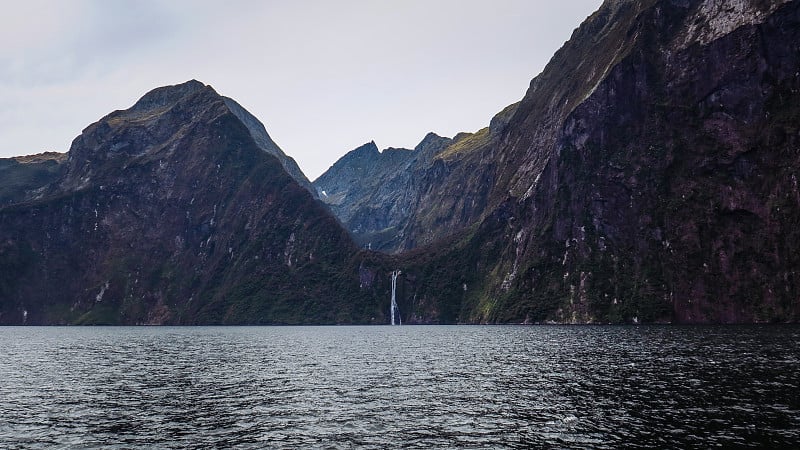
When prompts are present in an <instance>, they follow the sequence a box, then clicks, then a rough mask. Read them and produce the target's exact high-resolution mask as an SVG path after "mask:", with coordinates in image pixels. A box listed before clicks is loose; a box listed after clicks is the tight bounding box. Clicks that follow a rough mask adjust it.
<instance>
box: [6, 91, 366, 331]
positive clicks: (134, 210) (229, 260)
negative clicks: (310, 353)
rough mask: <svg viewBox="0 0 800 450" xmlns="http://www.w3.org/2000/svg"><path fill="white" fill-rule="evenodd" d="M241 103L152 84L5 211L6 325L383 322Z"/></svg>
mask: <svg viewBox="0 0 800 450" xmlns="http://www.w3.org/2000/svg"><path fill="white" fill-rule="evenodd" d="M231 104H232V103H231V101H230V100H228V99H225V98H223V97H221V96H220V95H218V94H217V93H216V92H215V91H214V90H213V89H212V88H211V87H209V86H205V85H203V84H202V83H199V82H196V81H191V82H187V83H184V84H181V85H177V86H169V87H164V88H159V89H156V90H154V91H152V92H150V93H148V94H147V95H145V96H144V97H143V98H142V99H141V100H139V101H138V102H137V103H136V104H135V105H134V106H133V107H131V108H130V109H127V110H125V111H116V112H113V113H111V114H109V115H108V116H106V117H104V118H103V119H101V120H100V121H98V122H97V123H95V124H92V125H90V126H89V127H88V128H86V129H85V130H84V132H83V133H82V134H81V135H80V136H78V137H77V138H76V139H75V141H74V142H73V144H72V147H71V149H70V151H69V154H68V157H67V160H66V161H65V162H64V163H63V166H64V167H63V168H62V169H61V172H60V176H59V177H58V179H57V180H54V181H53V182H52V183H50V184H49V185H47V186H45V187H44V188H43V189H41V191H42V194H41V195H39V196H36V197H35V198H27V199H26V200H27V201H23V202H17V203H14V204H12V205H10V206H6V207H3V208H0V323H27V324H49V323H131V324H132V323H177V324H189V323H309V322H312V323H336V322H352V321H366V322H368V321H369V318H370V317H373V316H375V315H376V314H378V316H379V317H380V311H379V310H378V311H376V310H373V309H370V308H372V307H371V306H369V304H365V303H363V300H364V299H365V297H364V296H363V295H360V293H359V291H358V277H357V274H353V275H349V276H348V275H346V274H343V273H342V272H341V269H340V267H341V266H343V265H344V264H346V262H347V261H348V260H349V259H350V258H352V257H353V256H354V254H355V247H354V245H353V244H352V242H351V241H350V239H349V237H348V236H347V233H346V232H345V231H344V230H343V229H341V227H340V226H339V225H338V223H337V222H336V220H335V219H334V218H333V217H332V216H331V215H330V213H329V212H328V211H327V210H326V208H325V207H324V206H323V205H321V204H319V203H318V202H317V201H316V200H315V199H314V198H313V196H312V194H311V193H310V192H309V191H307V190H306V189H305V188H303V187H302V186H301V185H300V184H298V183H297V182H296V180H295V179H293V178H292V177H291V176H290V175H289V174H287V172H286V171H285V170H284V165H283V164H282V162H281V161H280V160H279V159H277V157H276V156H275V152H267V151H265V150H264V148H263V144H264V142H259V139H258V138H259V136H258V135H257V134H256V133H253V130H252V123H246V122H244V121H242V119H241V116H242V112H241V111H237V110H236V108H235V107H233V108H232V107H231ZM262 137H263V136H262Z"/></svg>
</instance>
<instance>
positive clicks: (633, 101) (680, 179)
mask: <svg viewBox="0 0 800 450" xmlns="http://www.w3.org/2000/svg"><path fill="white" fill-rule="evenodd" d="M799 20H800V2H796V1H795V2H759V1H727V2H718V1H691V2H687V1H668V0H664V1H613V2H611V1H609V2H606V3H605V4H604V5H603V7H602V8H601V9H600V10H599V11H598V12H597V13H596V14H594V15H593V16H592V17H590V18H589V19H588V20H587V21H586V22H585V23H584V24H583V25H582V26H581V27H580V28H579V29H578V30H576V32H575V33H574V35H573V38H572V39H571V40H570V41H569V42H568V43H567V44H565V46H564V47H563V48H562V49H561V50H560V51H559V52H558V53H557V54H556V55H555V56H554V58H553V60H552V61H551V62H550V64H549V65H548V66H547V68H546V69H545V71H544V72H543V73H542V74H541V75H540V76H538V77H537V78H536V79H534V80H533V82H532V83H531V88H530V89H529V91H528V93H527V94H526V96H525V98H524V99H523V100H522V102H521V103H520V105H519V107H518V109H517V111H516V112H515V113H514V114H513V116H512V117H511V119H510V121H509V124H508V126H507V127H506V130H505V131H504V133H503V135H502V136H501V137H500V138H499V141H500V142H499V144H498V146H497V147H496V149H495V150H494V151H493V155H494V156H493V159H491V160H490V161H493V163H494V164H497V165H498V166H500V167H501V168H500V169H498V170H497V171H496V174H497V176H496V180H497V181H496V183H495V185H494V187H493V189H492V192H491V194H490V199H491V200H490V201H489V202H487V205H489V207H490V212H487V213H485V214H484V218H483V219H482V220H481V221H480V222H479V223H478V224H477V225H474V226H472V227H470V228H468V229H466V230H465V231H464V232H463V233H462V234H461V235H457V236H454V237H451V238H450V239H449V240H447V241H442V242H439V243H437V244H434V245H432V246H428V247H426V248H424V249H419V250H418V251H415V252H412V253H410V254H407V255H404V259H403V262H402V263H401V264H404V265H405V266H406V267H407V271H406V278H405V281H404V289H405V292H406V296H405V297H404V298H403V301H404V302H405V304H404V305H403V304H401V309H402V308H403V307H405V308H406V309H407V310H408V309H410V310H412V311H414V312H415V314H416V315H417V316H418V317H421V318H422V317H425V318H427V319H428V320H430V319H431V318H432V317H439V318H441V319H442V320H443V321H465V322H474V321H487V322H538V321H549V320H553V321H557V322H581V323H582V322H608V321H610V322H637V321H648V322H654V321H655V322H660V321H663V322H689V323H696V322H771V321H797V320H798V314H799V313H800V291H799V290H798V288H800V286H799V285H798V278H797V277H798V271H799V270H800V260H798V258H797V255H796V251H795V250H796V249H797V248H798V244H800V242H798V239H800V235H798V232H797V231H796V227H795V224H796V223H798V219H799V218H800V217H798V214H800V195H799V194H798V187H797V180H796V178H797V176H796V175H797V171H798V169H800V160H799V159H798V154H797V148H798V139H799V138H800V134H799V132H800V129H798V124H799V123H800V120H799V119H800V110H799V109H798V106H797V105H799V104H800V103H798V100H799V99H798V95H799V94H800V75H798V74H800V59H798V55H800V51H798V50H799V47H798V44H797V43H798V42H800V36H798V32H799V31H800V22H799ZM493 205H497V206H493ZM434 268H435V269H434Z"/></svg>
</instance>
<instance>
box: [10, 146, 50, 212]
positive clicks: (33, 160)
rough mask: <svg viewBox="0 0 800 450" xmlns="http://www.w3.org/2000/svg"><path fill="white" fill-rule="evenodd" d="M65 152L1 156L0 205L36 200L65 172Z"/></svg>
mask: <svg viewBox="0 0 800 450" xmlns="http://www.w3.org/2000/svg"><path fill="white" fill-rule="evenodd" d="M64 160H66V155H65V154H64V153H55V152H47V153H40V154H38V155H30V156H17V157H14V158H0V180H2V182H0V207H2V206H6V205H9V204H12V203H20V202H24V201H27V200H32V199H35V198H36V197H37V196H40V195H42V194H43V193H44V191H45V190H46V187H47V186H48V185H49V184H50V183H52V182H53V181H55V180H57V179H58V177H59V176H60V174H61V169H62V167H63V165H62V163H63V162H64Z"/></svg>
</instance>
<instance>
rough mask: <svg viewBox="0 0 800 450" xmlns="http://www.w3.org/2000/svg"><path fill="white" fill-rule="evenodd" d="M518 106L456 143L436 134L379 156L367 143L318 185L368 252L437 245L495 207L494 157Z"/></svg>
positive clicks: (460, 137) (509, 108) (461, 136)
mask: <svg viewBox="0 0 800 450" xmlns="http://www.w3.org/2000/svg"><path fill="white" fill-rule="evenodd" d="M516 107H517V105H516V104H514V105H511V106H509V107H508V108H506V109H505V110H503V111H502V112H501V113H499V114H497V115H496V116H495V118H494V119H492V121H491V125H490V126H489V127H487V128H484V129H482V130H480V131H478V132H476V133H460V134H458V135H456V136H455V137H453V138H452V139H450V138H444V137H441V136H438V135H436V134H434V133H429V134H428V135H427V136H425V138H424V139H423V140H422V142H420V143H419V144H418V145H417V146H416V147H415V148H414V149H413V150H408V149H394V148H389V149H386V150H384V151H383V152H379V151H378V148H377V147H376V146H375V144H374V143H370V144H366V145H364V146H362V147H359V148H357V149H355V150H353V151H351V152H350V153H348V154H346V155H345V156H343V157H342V158H341V159H340V160H339V161H337V162H336V164H334V165H333V166H332V167H331V168H330V169H328V171H326V172H325V173H324V174H322V175H321V176H320V177H319V178H318V179H317V180H315V181H314V183H313V184H314V186H315V187H316V188H317V192H318V194H320V196H321V197H320V198H321V199H322V200H323V201H324V202H326V203H328V204H329V205H330V207H331V210H332V211H333V212H334V214H336V216H337V217H338V218H339V220H340V221H341V222H342V223H343V224H344V225H345V227H346V228H347V229H349V230H350V232H351V233H352V235H353V237H354V238H355V239H356V241H357V242H359V243H360V244H361V245H363V246H367V247H368V248H371V249H373V250H379V251H384V252H389V253H398V252H401V251H405V250H410V249H413V248H416V247H419V246H422V245H425V244H429V243H432V242H434V241H436V240H439V239H442V238H444V237H446V236H448V235H450V234H452V233H453V232H457V231H459V230H462V229H464V228H466V227H467V226H469V225H471V224H473V223H475V222H477V221H478V220H479V219H481V218H482V217H483V214H484V213H485V212H486V211H487V210H489V209H490V208H489V207H490V206H491V205H493V203H492V202H491V199H490V198H489V194H490V192H491V191H492V188H493V186H494V183H495V178H496V176H497V165H496V164H495V161H494V160H493V158H494V152H495V151H496V149H497V146H498V144H499V138H500V136H501V135H502V132H503V131H504V130H505V127H506V126H507V122H508V120H509V118H510V117H511V116H512V114H513V112H514V111H515V110H516ZM323 191H324V192H325V193H326V194H327V195H322V194H321V193H322V192H323Z"/></svg>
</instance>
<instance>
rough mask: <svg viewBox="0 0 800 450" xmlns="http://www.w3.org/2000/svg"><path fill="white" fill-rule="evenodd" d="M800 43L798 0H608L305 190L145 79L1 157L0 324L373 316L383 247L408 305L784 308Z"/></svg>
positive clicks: (616, 318) (226, 127) (456, 309)
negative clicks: (493, 81)
mask: <svg viewBox="0 0 800 450" xmlns="http://www.w3.org/2000/svg"><path fill="white" fill-rule="evenodd" d="M798 42H800V1H796V0H794V1H785V0H777V1H776V0H773V1H763V0H607V1H606V2H604V3H603V5H602V6H601V7H600V9H599V10H598V11H597V12H596V13H594V14H593V15H591V16H590V17H589V18H587V19H586V21H585V22H584V23H583V24H581V26H580V27H579V28H578V29H576V30H575V31H574V33H573V35H572V37H571V38H570V40H569V41H568V42H566V43H565V44H564V46H563V47H562V48H561V49H560V50H559V51H558V52H557V53H556V54H555V55H554V56H553V58H552V60H551V61H550V63H549V64H548V65H547V66H546V68H545V69H544V70H543V72H542V73H541V74H539V75H538V76H537V77H536V78H534V79H533V80H532V82H531V85H530V87H529V89H528V91H527V92H526V93H525V95H524V97H523V98H522V100H521V101H520V102H519V103H516V104H514V105H511V106H509V107H508V108H506V109H504V110H503V111H501V112H500V113H499V114H497V115H496V116H495V117H494V118H493V119H492V120H491V122H490V124H489V126H488V127H487V128H485V129H483V130H480V131H478V132H475V133H471V134H470V133H463V134H459V135H457V136H454V137H453V138H445V137H440V136H437V135H435V134H432V133H431V134H429V135H428V136H426V137H425V139H423V141H422V142H421V143H420V145H418V146H417V147H416V148H415V149H386V150H383V151H379V150H378V148H377V147H376V146H375V144H374V143H368V144H366V145H364V146H362V147H360V148H358V149H355V150H353V151H351V152H350V153H348V154H347V155H345V157H343V158H342V160H340V161H339V162H337V163H336V164H334V166H333V167H331V169H330V170H329V171H328V172H326V173H325V174H323V176H321V177H320V178H319V179H317V180H315V182H314V183H313V184H312V185H311V186H310V189H311V190H309V184H308V182H307V180H305V177H303V176H302V174H300V175H298V172H297V171H295V168H296V165H294V164H293V162H292V161H291V159H289V158H288V157H286V155H285V154H284V153H283V152H282V151H280V149H279V148H278V147H277V146H276V145H275V144H274V142H272V140H271V139H270V138H269V135H268V134H267V132H266V130H265V129H264V127H263V125H261V124H260V122H258V121H257V120H256V119H255V118H253V117H252V116H251V115H250V114H249V113H247V112H246V111H244V110H243V109H242V108H241V107H240V106H238V105H237V104H236V103H234V102H233V101H232V100H230V99H226V98H224V97H222V96H220V95H219V94H217V93H216V92H215V91H214V90H213V89H212V88H211V87H209V86H205V85H203V84H202V83H199V82H196V81H191V82H187V83H184V84H181V85H177V86H168V87H164V88H159V89H156V90H154V91H152V92H150V93H148V94H147V95H145V96H144V97H143V98H142V99H141V100H140V101H138V102H137V103H136V104H135V105H134V106H133V107H131V108H129V109H127V110H125V111H115V112H113V113H111V114H109V115H108V116H106V117H104V118H102V119H101V120H100V121H98V122H97V123H95V124H92V125H90V126H89V127H88V128H86V129H85V130H84V131H83V133H82V134H81V135H80V136H79V137H78V138H76V139H75V141H74V142H73V145H72V147H71V149H70V151H69V153H68V154H67V155H66V157H65V156H60V155H52V154H51V155H42V156H37V157H29V158H27V159H26V158H12V159H10V160H0V173H2V174H3V175H5V176H4V178H0V201H1V202H0V323H4V324H10V323H15V324H18V323H38V324H52V323H173V324H196V323H387V322H388V309H389V302H388V299H389V298H390V297H389V295H390V287H389V286H390V281H389V280H390V277H389V274H390V273H391V271H393V270H395V269H400V270H402V274H401V275H400V277H399V278H398V280H397V302H398V304H399V308H400V313H401V315H402V317H403V322H404V323H538V322H557V323H608V322H611V323H641V322H648V323H652V322H669V323H742V322H743V323H753V322H797V321H798V320H800V278H799V275H798V274H799V273H800V256H799V254H798V252H797V249H798V248H800V231H799V230H798V228H797V224H798V223H800V187H798V181H797V174H798V172H799V171H800V153H798V148H800V106H799V105H800V51H798V46H797V43H798ZM304 180H305V181H304ZM316 193H318V195H319V199H318V198H317V197H316ZM334 214H336V217H334ZM337 218H338V219H337ZM365 245H366V246H368V247H371V248H372V249H373V250H381V251H380V252H378V251H373V250H367V249H363V246H365Z"/></svg>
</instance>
